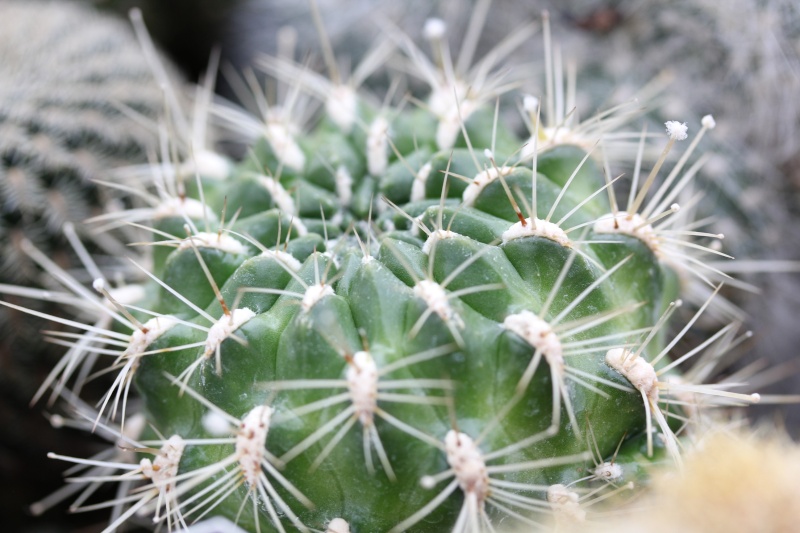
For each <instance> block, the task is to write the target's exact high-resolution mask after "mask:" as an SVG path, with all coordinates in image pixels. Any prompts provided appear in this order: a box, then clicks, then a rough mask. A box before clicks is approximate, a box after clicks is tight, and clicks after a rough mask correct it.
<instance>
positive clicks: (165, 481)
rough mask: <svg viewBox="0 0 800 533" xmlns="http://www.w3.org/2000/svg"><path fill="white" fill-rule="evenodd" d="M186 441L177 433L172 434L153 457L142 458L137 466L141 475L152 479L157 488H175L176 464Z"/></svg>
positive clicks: (165, 489) (177, 464)
mask: <svg viewBox="0 0 800 533" xmlns="http://www.w3.org/2000/svg"><path fill="white" fill-rule="evenodd" d="M185 448H186V443H185V442H184V440H183V439H182V438H181V437H179V436H178V435H173V436H171V437H170V438H169V440H167V442H165V443H164V444H163V445H162V446H161V449H160V450H159V452H158V454H157V455H156V456H155V459H153V460H152V461H151V460H150V459H142V460H141V461H139V466H140V467H141V469H142V475H144V476H145V477H146V478H147V479H151V480H153V485H155V486H157V487H158V488H159V490H163V491H166V492H169V491H171V490H173V489H174V488H175V481H174V479H175V476H177V475H178V466H179V465H180V462H181V456H182V455H183V450H184V449H185Z"/></svg>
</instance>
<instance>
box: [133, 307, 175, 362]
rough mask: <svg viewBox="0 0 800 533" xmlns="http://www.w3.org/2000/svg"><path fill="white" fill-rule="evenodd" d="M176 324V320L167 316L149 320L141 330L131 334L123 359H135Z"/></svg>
mask: <svg viewBox="0 0 800 533" xmlns="http://www.w3.org/2000/svg"><path fill="white" fill-rule="evenodd" d="M178 322H179V321H178V319H177V318H175V317H174V316H169V315H165V316H156V317H153V318H151V319H150V320H148V321H147V322H145V323H144V324H142V328H141V329H137V330H135V331H134V332H133V333H131V340H130V341H128V347H127V348H126V349H125V353H124V354H123V357H129V358H131V357H137V356H139V355H140V354H142V353H144V352H145V351H146V350H147V347H148V346H150V345H151V344H153V343H154V342H155V341H156V339H158V338H159V337H160V336H161V335H163V334H164V333H166V332H167V331H168V330H169V329H170V328H171V327H172V326H174V325H175V324H177V323H178Z"/></svg>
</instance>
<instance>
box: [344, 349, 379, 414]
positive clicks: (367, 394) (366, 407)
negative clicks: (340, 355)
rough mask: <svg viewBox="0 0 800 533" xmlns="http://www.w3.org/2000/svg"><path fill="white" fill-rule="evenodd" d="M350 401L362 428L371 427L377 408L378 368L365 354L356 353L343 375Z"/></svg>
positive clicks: (367, 354)
mask: <svg viewBox="0 0 800 533" xmlns="http://www.w3.org/2000/svg"><path fill="white" fill-rule="evenodd" d="M345 377H346V379H347V388H348V390H349V391H350V401H351V402H352V403H353V407H355V414H356V416H358V420H359V422H361V424H362V425H363V426H371V425H372V422H373V417H374V415H375V409H376V408H377V407H378V367H377V366H376V365H375V361H374V360H373V359H372V357H371V356H370V355H369V353H367V352H363V351H362V352H356V354H355V355H354V356H353V361H352V363H351V364H350V365H349V366H348V367H347V372H346V374H345Z"/></svg>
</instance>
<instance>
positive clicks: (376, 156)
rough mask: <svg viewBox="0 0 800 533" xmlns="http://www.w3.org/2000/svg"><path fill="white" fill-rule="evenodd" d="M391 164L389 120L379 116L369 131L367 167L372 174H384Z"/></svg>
mask: <svg viewBox="0 0 800 533" xmlns="http://www.w3.org/2000/svg"><path fill="white" fill-rule="evenodd" d="M388 166H389V121H388V120H386V118H385V117H380V116H379V117H377V118H376V119H375V120H373V121H372V123H371V124H370V125H369V130H368V131H367V169H368V170H369V173H370V175H372V176H382V175H383V173H384V172H386V167H388Z"/></svg>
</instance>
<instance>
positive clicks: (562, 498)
mask: <svg viewBox="0 0 800 533" xmlns="http://www.w3.org/2000/svg"><path fill="white" fill-rule="evenodd" d="M547 503H549V504H550V508H551V509H552V510H553V513H555V515H556V517H560V518H567V519H570V520H573V521H577V522H583V521H584V520H586V511H584V510H583V509H581V506H580V503H578V494H577V493H575V492H573V491H571V490H569V489H568V488H567V487H565V486H564V485H561V484H557V485H550V486H549V487H547Z"/></svg>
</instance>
